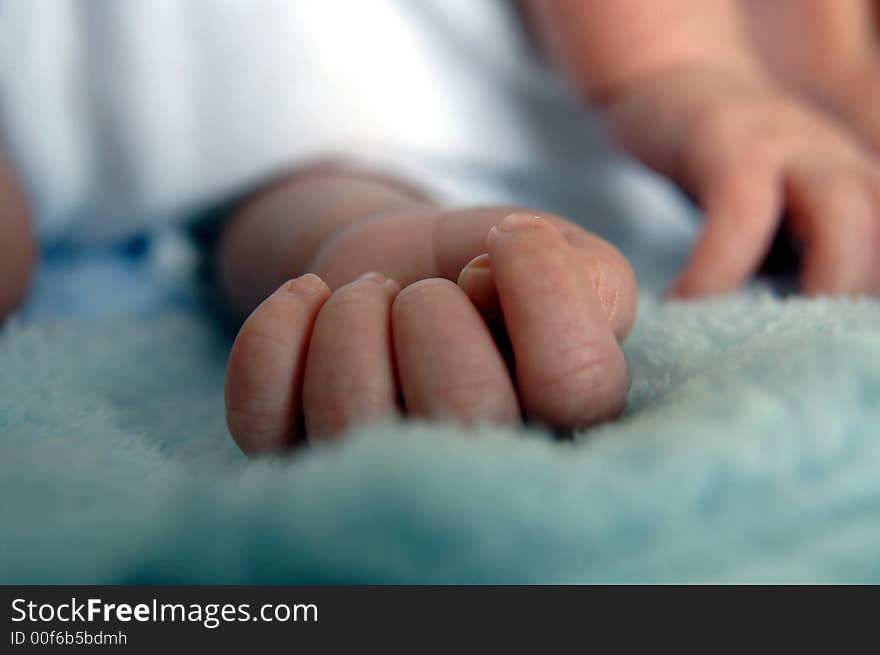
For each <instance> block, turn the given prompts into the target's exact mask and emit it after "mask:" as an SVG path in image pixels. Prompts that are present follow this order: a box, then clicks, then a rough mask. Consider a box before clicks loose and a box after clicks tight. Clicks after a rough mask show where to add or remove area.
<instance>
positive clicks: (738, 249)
mask: <svg viewBox="0 0 880 655" xmlns="http://www.w3.org/2000/svg"><path fill="white" fill-rule="evenodd" d="M768 4H770V3H768ZM532 9H533V12H534V14H535V17H536V19H537V22H538V25H539V27H540V28H541V29H540V31H541V32H542V33H543V34H544V35H545V38H546V40H547V41H548V42H549V44H550V46H551V51H552V52H554V53H555V54H556V56H557V58H558V59H559V60H560V61H561V62H562V64H563V65H564V66H565V67H566V68H567V70H568V71H569V73H570V75H571V76H572V77H573V79H574V80H575V81H576V83H578V84H579V85H580V87H581V88H582V89H583V91H584V92H585V93H586V94H588V95H590V96H591V97H592V98H594V99H595V100H596V101H597V103H598V104H599V106H600V107H601V109H602V110H603V112H604V114H605V115H606V116H607V118H608V120H609V123H610V125H611V127H612V128H613V129H614V130H615V132H616V133H617V134H618V135H619V137H620V139H621V141H622V143H623V144H624V145H625V146H626V147H628V148H629V149H630V150H631V151H632V152H633V153H634V154H636V155H637V156H638V157H640V158H641V159H642V160H643V161H644V162H645V163H647V164H648V165H649V166H652V167H653V168H655V169H656V170H658V171H660V172H661V173H664V174H666V175H669V176H670V177H672V178H673V179H675V180H676V181H677V182H678V183H679V184H681V185H682V186H683V187H684V188H685V189H686V190H687V191H688V192H690V193H691V194H692V195H693V196H694V197H695V198H696V200H697V201H698V202H699V203H700V205H701V207H702V208H703V210H704V213H705V216H706V222H705V225H704V228H703V230H702V232H701V235H700V238H699V239H698V241H697V244H696V246H695V247H694V250H693V252H692V254H691V259H690V261H689V263H688V264H687V266H686V267H685V269H684V271H683V272H682V273H681V275H680V277H679V279H678V281H677V283H676V286H675V288H674V291H675V292H676V293H677V294H678V295H681V296H694V295H703V294H710V293H719V292H725V291H730V290H733V289H735V288H737V287H738V286H739V285H740V284H742V283H743V282H744V281H745V280H746V279H747V278H748V277H749V276H750V275H751V274H752V273H754V272H755V270H756V269H757V267H758V266H759V264H760V262H761V261H762V260H763V258H764V256H765V255H766V253H767V252H768V250H769V246H770V244H771V242H772V240H773V237H774V235H775V233H776V231H777V229H778V228H779V224H780V222H781V221H782V219H783V217H785V219H786V220H787V222H788V227H789V228H790V230H791V232H792V233H793V235H794V237H795V239H796V240H797V241H798V242H799V244H800V245H801V246H802V248H803V262H802V270H801V271H800V278H801V286H802V288H803V289H804V290H805V291H807V292H809V293H814V294H817V293H839V294H862V293H877V292H878V291H880V258H878V256H877V253H878V251H880V249H878V245H880V230H878V223H880V221H878V217H880V198H878V193H880V192H878V180H880V169H878V165H877V162H876V161H875V160H874V158H873V157H872V156H871V155H870V154H869V153H868V152H867V151H866V150H865V149H863V148H862V146H861V144H860V143H859V142H858V141H857V140H855V139H854V138H852V136H851V135H850V134H849V133H848V132H847V131H846V130H845V129H843V128H841V127H840V126H839V125H838V124H837V123H836V122H834V121H833V120H831V119H829V118H826V117H825V116H824V115H822V114H820V113H817V112H816V111H814V110H812V109H811V108H810V107H809V106H807V105H806V104H805V103H803V102H802V101H800V100H799V99H797V98H796V97H794V96H791V95H789V94H788V93H787V92H786V91H785V90H783V89H782V87H781V86H780V85H778V84H776V83H775V82H774V81H773V80H772V79H770V77H769V76H768V75H767V74H766V73H765V72H764V68H763V66H762V65H761V63H760V62H759V61H758V60H757V58H756V57H755V55H754V54H753V51H752V49H751V48H750V42H749V39H748V35H747V33H746V30H745V29H744V27H743V25H742V23H743V21H742V14H741V7H740V5H739V3H738V0H664V1H663V2H656V1H654V0H618V1H616V2H604V1H603V0H559V1H557V2H552V3H550V2H540V1H539V0H536V1H535V2H533V4H532Z"/></svg>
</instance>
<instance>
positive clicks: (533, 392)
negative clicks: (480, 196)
mask: <svg viewBox="0 0 880 655" xmlns="http://www.w3.org/2000/svg"><path fill="white" fill-rule="evenodd" d="M508 214H509V215H508ZM433 233H434V238H435V239H436V241H435V243H434V244H433V246H432V247H433V252H434V253H435V257H436V269H435V271H436V272H437V273H440V274H442V273H443V272H444V269H447V268H449V272H452V268H453V267H454V269H455V275H448V276H446V277H428V278H426V279H421V280H418V281H414V282H412V283H409V284H405V285H404V288H403V289H402V290H401V288H400V286H398V284H397V283H396V282H395V281H393V280H391V279H389V278H387V277H386V276H385V275H383V274H380V273H367V274H364V275H362V276H360V277H359V278H357V279H355V280H354V281H352V282H348V283H346V284H342V285H340V286H339V287H338V288H336V289H335V290H333V291H331V289H330V288H329V287H328V286H327V285H326V284H325V283H324V281H323V280H322V279H321V278H319V277H318V276H317V275H314V274H307V275H304V276H302V277H300V278H297V279H295V280H292V281H290V282H288V283H286V284H284V285H283V286H282V287H281V288H280V289H278V290H277V291H275V292H274V293H273V294H272V295H271V296H270V297H269V298H267V299H266V300H265V301H264V302H263V303H262V304H261V305H260V306H259V307H258V308H257V309H256V310H255V311H254V312H253V314H252V315H251V316H250V318H248V320H247V321H246V322H245V324H244V326H243V327H242V329H241V331H240V333H239V335H238V338H237V339H236V342H235V345H234V347H233V350H232V354H231V357H230V362H229V369H228V373H227V381H226V382H227V384H226V408H227V422H228V425H229V429H230V432H231V433H232V435H233V437H234V438H235V440H236V442H237V443H238V444H239V446H240V447H241V448H242V449H243V450H244V451H246V452H248V453H260V452H269V451H278V450H282V449H284V448H286V447H289V446H290V445H292V444H294V443H296V442H297V441H299V440H301V439H302V438H303V437H305V436H307V437H308V438H309V439H318V438H324V437H331V436H334V435H338V434H340V433H341V432H342V431H343V430H345V429H346V428H347V427H349V426H351V425H353V424H355V423H359V422H364V421H370V420H375V419H379V418H382V417H386V416H389V415H393V414H394V413H396V412H401V411H402V412H405V413H406V414H408V415H410V416H414V417H423V418H431V419H452V420H457V421H461V422H465V423H474V422H483V421H488V422H500V423H509V424H516V423H519V422H520V421H521V419H522V415H523V414H525V415H526V417H529V418H534V419H537V420H539V421H542V422H545V423H548V424H551V425H553V426H558V427H575V426H580V425H586V424H590V423H595V422H597V421H600V420H603V419H607V418H611V417H613V416H615V415H616V414H617V413H619V412H620V411H621V409H622V407H623V404H624V401H625V397H626V391H627V372H626V363H625V360H624V357H623V353H622V351H621V349H620V346H619V343H618V342H619V340H621V339H623V338H624V337H625V335H626V334H627V332H628V331H629V329H630V327H631V325H632V322H633V319H634V314H635V304H636V286H635V278H634V275H633V273H632V270H631V269H630V267H629V265H628V264H627V263H626V261H625V260H624V259H623V257H622V256H621V255H620V254H619V253H618V252H617V251H616V250H615V249H614V248H612V247H611V246H610V245H608V244H607V243H606V242H604V241H602V240H601V239H599V238H597V237H595V236H593V235H591V234H589V233H587V232H585V231H584V230H582V229H580V228H578V227H576V226H574V225H572V224H571V223H568V222H567V221H564V220H562V219H559V218H557V217H553V216H542V217H538V216H535V215H533V214H530V213H529V214H526V213H519V212H517V213H513V214H510V210H509V209H500V208H498V209H481V210H470V211H461V212H449V213H446V214H444V216H443V217H442V219H441V222H440V224H439V225H438V228H437V229H436V230H434V231H433ZM477 235H480V236H477ZM475 253H476V254H477V255H478V256H477V257H474V254H475ZM480 253H483V254H482V255H480ZM334 257H336V258H337V259H336V261H337V262H339V263H338V266H343V267H344V266H345V265H346V262H351V261H352V260H353V259H356V258H357V253H356V252H354V250H353V246H352V245H348V246H346V247H341V250H340V251H339V252H338V253H335V254H334ZM469 260H470V263H469V264H468V265H467V266H464V270H461V269H462V266H463V263H464V262H468V261H469ZM321 268H322V270H321V272H322V275H323V276H324V277H325V278H326V279H331V280H332V279H333V278H334V277H335V276H336V273H335V272H334V266H333V265H332V264H330V263H326V264H325V265H323V266H322V267H321ZM336 270H338V267H337V269H336ZM458 271H461V275H460V284H459V285H456V284H455V283H454V282H452V281H451V279H449V278H450V277H454V276H457V274H458ZM492 328H495V331H494V335H493V329H492ZM493 336H494V338H493ZM496 339H497V341H496ZM499 343H500V344H509V346H510V349H511V351H512V359H513V363H512V367H513V371H511V370H510V369H509V368H508V364H507V362H506V361H505V356H504V351H505V347H504V346H503V345H502V346H501V347H499V345H498V344H499Z"/></svg>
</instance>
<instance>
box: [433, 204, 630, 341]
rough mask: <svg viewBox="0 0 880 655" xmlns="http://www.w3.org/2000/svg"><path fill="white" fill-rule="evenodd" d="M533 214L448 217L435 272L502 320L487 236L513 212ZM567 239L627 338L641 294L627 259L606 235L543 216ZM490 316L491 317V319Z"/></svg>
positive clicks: (438, 240) (503, 211)
mask: <svg viewBox="0 0 880 655" xmlns="http://www.w3.org/2000/svg"><path fill="white" fill-rule="evenodd" d="M520 212H522V213H534V212H532V211H531V210H526V209H522V208H516V207H481V208H478V209H466V210H461V211H453V212H447V213H445V214H444V215H443V216H442V218H441V219H440V220H439V221H438V223H437V227H436V229H435V232H434V243H435V245H434V252H435V260H436V264H437V265H436V273H437V275H438V276H439V277H445V278H447V279H450V280H456V279H457V280H458V281H459V283H460V286H461V287H462V289H465V291H466V292H467V293H468V295H469V296H470V297H471V300H472V301H473V302H474V303H475V304H477V306H478V307H480V308H481V311H482V310H483V309H486V310H487V312H486V313H487V316H489V315H490V314H492V312H491V311H488V310H489V309H491V308H493V307H494V316H496V317H499V320H500V308H499V307H498V305H497V302H496V301H494V300H493V299H494V298H495V294H494V292H493V291H492V290H491V288H490V285H489V281H490V280H491V275H489V276H487V275H486V271H487V270H488V269H487V268H486V259H485V258H483V259H481V258H480V257H479V256H480V255H485V254H486V234H487V233H488V231H489V229H490V228H492V227H493V226H494V225H497V224H498V223H500V222H501V221H502V220H504V218H505V217H506V216H508V215H510V214H511V213H520ZM540 214H541V216H542V217H544V218H545V219H546V220H547V221H549V222H550V223H552V224H553V225H554V226H555V227H556V228H557V229H558V230H559V231H560V232H561V233H562V235H563V236H564V237H565V239H566V240H567V241H568V243H569V245H571V246H572V247H573V248H574V250H575V254H576V256H577V266H579V268H580V270H581V273H582V275H583V276H584V277H585V278H587V279H588V280H589V281H590V283H591V284H592V285H593V287H594V288H595V290H596V293H597V295H598V297H599V300H600V304H601V305H602V308H603V310H604V311H605V314H606V317H607V320H608V323H609V324H610V325H611V326H612V329H613V330H614V333H615V334H616V335H617V338H618V339H620V340H623V339H624V338H625V337H626V335H627V334H629V331H630V329H631V328H632V325H633V322H634V321H635V316H636V300H637V297H638V290H637V285H636V279H635V273H634V272H633V270H632V267H631V266H630V265H629V262H628V261H627V260H626V258H625V257H624V256H623V255H621V254H620V252H619V251H618V250H617V249H616V248H615V247H614V246H612V245H611V244H610V243H608V242H607V241H605V240H604V239H602V238H601V237H598V236H596V235H595V234H592V233H591V232H588V231H587V230H585V229H583V228H582V227H580V226H578V225H575V224H574V223H571V222H569V221H567V220H565V219H563V218H560V217H559V216H555V215H552V214H548V213H545V212H541V213H540ZM469 268H473V272H474V273H475V275H474V276H473V277H472V278H471V279H466V277H467V276H468V275H469V273H467V272H466V269H469ZM490 318H491V316H490Z"/></svg>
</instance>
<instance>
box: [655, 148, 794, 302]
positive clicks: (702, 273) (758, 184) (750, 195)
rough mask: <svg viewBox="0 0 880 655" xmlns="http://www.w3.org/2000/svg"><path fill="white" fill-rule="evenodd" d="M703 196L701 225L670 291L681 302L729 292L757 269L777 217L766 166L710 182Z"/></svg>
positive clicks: (773, 182) (774, 183)
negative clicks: (691, 298) (702, 224)
mask: <svg viewBox="0 0 880 655" xmlns="http://www.w3.org/2000/svg"><path fill="white" fill-rule="evenodd" d="M705 184H706V186H705V191H704V193H703V194H702V198H701V200H702V206H703V211H704V214H705V217H706V218H705V224H704V226H703V229H702V231H701V233H700V235H699V237H698V238H697V242H696V244H695V245H694V247H693V250H692V252H691V257H690V261H689V262H688V264H687V265H686V266H685V268H684V270H683V271H682V272H681V275H680V276H679V278H678V280H677V281H676V283H675V285H674V286H673V288H672V289H671V294H672V295H674V296H678V297H681V298H689V297H699V296H705V295H710V294H717V293H725V292H729V291H734V290H735V289H737V288H738V287H739V286H741V285H742V284H743V283H744V282H746V281H747V280H748V278H749V277H750V276H751V275H752V274H753V273H754V272H755V271H756V270H757V269H758V266H759V265H760V263H761V261H762V260H763V259H764V257H765V256H766V254H767V252H768V251H769V249H770V245H771V243H772V241H773V235H774V234H775V231H776V227H777V225H778V223H779V220H780V218H781V213H782V199H783V193H782V182H781V179H780V177H779V174H778V173H777V172H776V170H775V169H774V168H773V167H772V166H770V165H764V164H761V163H760V162H750V163H749V164H748V165H739V166H732V167H727V168H726V170H724V171H721V172H719V173H718V174H717V175H714V176H713V177H711V178H710V179H709V180H708V181H707V182H706V183H705Z"/></svg>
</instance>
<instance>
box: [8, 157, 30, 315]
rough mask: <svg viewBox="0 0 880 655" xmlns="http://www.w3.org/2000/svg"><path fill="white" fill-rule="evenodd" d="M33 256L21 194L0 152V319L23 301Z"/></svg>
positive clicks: (27, 214)
mask: <svg viewBox="0 0 880 655" xmlns="http://www.w3.org/2000/svg"><path fill="white" fill-rule="evenodd" d="M35 258H36V245H35V241H34V236H33V232H32V228H31V221H30V217H29V213H28V208H27V203H26V201H25V197H24V193H23V192H22V190H21V187H20V186H19V184H18V180H17V179H16V175H15V172H14V171H13V169H12V165H11V164H10V163H9V162H8V161H7V160H6V159H5V158H4V156H3V153H2V151H0V322H2V321H3V319H4V318H6V317H7V316H8V315H9V314H10V313H12V312H13V311H14V310H15V309H16V308H17V307H18V306H19V305H20V304H21V302H22V300H24V297H25V294H26V293H27V289H28V285H29V283H30V279H31V273H32V270H33V267H34V260H35Z"/></svg>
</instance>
